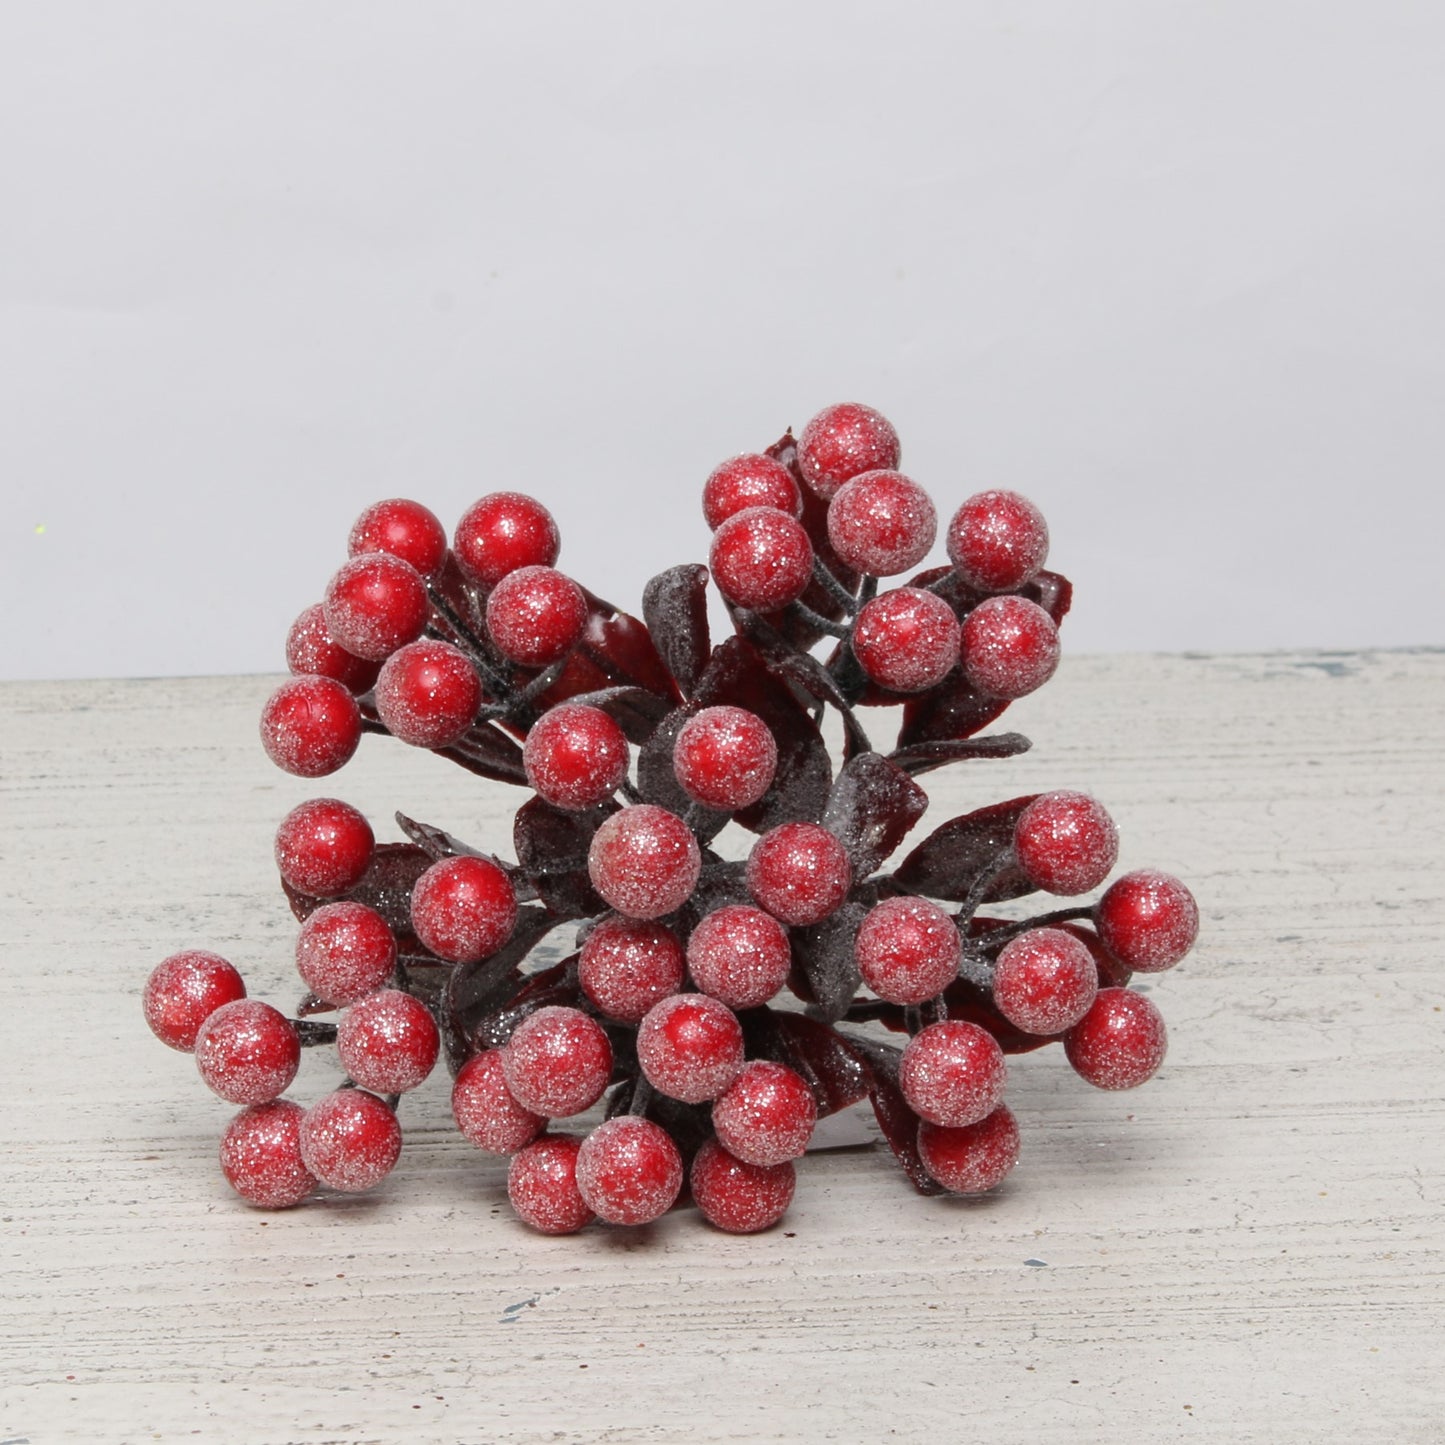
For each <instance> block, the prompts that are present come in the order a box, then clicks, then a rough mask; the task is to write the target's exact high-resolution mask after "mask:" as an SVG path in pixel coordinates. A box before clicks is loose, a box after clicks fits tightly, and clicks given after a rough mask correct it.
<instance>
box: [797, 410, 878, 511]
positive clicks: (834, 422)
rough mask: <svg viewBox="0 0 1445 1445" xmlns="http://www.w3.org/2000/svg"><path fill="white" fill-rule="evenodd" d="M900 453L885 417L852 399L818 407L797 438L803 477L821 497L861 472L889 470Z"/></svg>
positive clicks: (830, 493)
mask: <svg viewBox="0 0 1445 1445" xmlns="http://www.w3.org/2000/svg"><path fill="white" fill-rule="evenodd" d="M901 455H902V448H901V447H900V446H899V444H898V433H897V432H896V431H894V430H893V426H892V423H890V422H889V420H888V418H887V417H885V416H883V415H882V414H881V413H879V412H876V411H874V410H873V408H872V407H871V406H860V405H859V404H858V403H857V402H852V401H845V402H840V403H839V404H838V405H837V406H830V407H827V408H825V409H824V410H823V411H820V412H819V413H818V415H817V416H815V417H814V418H813V419H812V421H810V422H809V423H808V424H807V426H805V427H804V428H803V434H802V436H801V437H799V438H798V467H799V469H800V470H801V471H802V473H803V480H804V481H805V482H807V484H808V485H809V486H810V487H811V488H812V489H813V490H814V491H815V492H816V493H817V494H818V495H819V496H820V497H823V498H828V497H831V496H832V495H833V494H834V492H836V491H837V490H838V488H839V487H841V486H842V485H843V483H844V482H848V481H852V479H853V478H854V477H856V476H858V475H859V474H860V473H862V472H872V471H877V470H879V469H880V468H887V469H889V470H891V469H892V468H894V467H896V466H897V465H898V460H899V457H900V456H901Z"/></svg>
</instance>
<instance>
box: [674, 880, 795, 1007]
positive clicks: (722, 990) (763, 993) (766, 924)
mask: <svg viewBox="0 0 1445 1445" xmlns="http://www.w3.org/2000/svg"><path fill="white" fill-rule="evenodd" d="M792 966H793V950H792V945H791V943H790V941H789V938H788V930H787V929H786V928H784V927H783V925H782V924H781V923H779V922H778V920H777V919H776V918H774V917H773V916H772V914H770V913H765V912H763V910H762V909H761V908H753V907H751V906H750V905H748V904H746V903H734V904H729V905H728V906H727V907H725V908H718V909H715V910H714V911H713V912H712V913H709V914H707V915H706V917H704V918H703V919H702V920H701V921H700V922H699V923H698V925H697V927H696V928H694V929H693V931H692V936H691V937H690V938H689V939H688V941H687V969H688V972H689V973H690V974H691V975H692V981H693V982H694V983H695V984H696V985H697V986H698V988H699V989H700V990H701V991H702V992H703V993H705V994H711V995H712V997H713V998H715V999H717V1000H719V1002H721V1003H725V1004H726V1005H727V1006H728V1007H729V1008H730V1009H744V1008H757V1007H758V1005H760V1004H765V1003H767V1001H768V1000H769V999H771V998H773V997H775V996H776V995H777V993H778V991H779V990H780V989H781V988H782V987H783V985H784V984H785V983H787V981H788V974H789V972H790V970H791V969H792Z"/></svg>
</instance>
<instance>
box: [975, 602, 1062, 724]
mask: <svg viewBox="0 0 1445 1445" xmlns="http://www.w3.org/2000/svg"><path fill="white" fill-rule="evenodd" d="M959 651H960V653H961V655H962V657H963V671H964V675H965V676H966V677H967V678H968V680H969V682H971V683H972V684H973V686H974V687H976V688H977V689H978V690H979V692H981V693H983V695H984V696H985V697H999V698H1010V699H1012V698H1018V697H1026V696H1027V695H1028V694H1029V693H1031V692H1033V691H1035V690H1036V689H1038V688H1041V687H1042V686H1043V685H1044V684H1045V683H1046V682H1047V681H1048V680H1049V679H1050V678H1051V677H1052V676H1053V675H1054V669H1055V668H1057V667H1058V665H1059V629H1058V628H1057V627H1055V626H1054V619H1053V618H1052V617H1050V616H1049V614H1048V613H1047V612H1045V611H1044V609H1043V608H1042V607H1040V606H1039V605H1038V603H1037V602H1030V601H1029V600H1028V598H1026V597H1012V596H1005V597H990V598H988V600H987V601H985V602H980V603H979V604H978V606H977V607H975V608H974V609H973V611H972V612H970V613H969V614H968V616H967V617H966V618H964V621H963V636H962V639H961V644H960V648H959Z"/></svg>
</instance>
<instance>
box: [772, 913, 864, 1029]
mask: <svg viewBox="0 0 1445 1445" xmlns="http://www.w3.org/2000/svg"><path fill="white" fill-rule="evenodd" d="M867 911H868V910H867V909H866V908H865V907H864V906H863V905H862V904H861V903H852V902H849V903H845V904H844V905H843V906H842V907H841V908H840V909H838V910H837V912H835V913H832V914H829V916H828V917H827V918H825V919H824V920H823V921H822V922H821V923H815V924H813V926H812V927H811V928H794V929H793V930H791V933H792V941H793V957H794V959H795V960H796V961H797V963H798V964H799V965H801V967H802V970H803V974H804V976H805V977H806V978H807V980H808V989H809V991H810V992H811V994H812V996H813V999H814V1001H815V1005H816V1007H817V1009H818V1012H819V1013H820V1014H821V1015H822V1016H823V1018H825V1019H826V1020H827V1021H828V1022H829V1023H834V1022H836V1021H837V1020H838V1019H840V1018H842V1017H843V1015H844V1014H845V1013H847V1012H848V1005H849V1004H850V1003H852V1002H853V995H854V994H855V993H857V991H858V982H859V981H858V960H857V959H856V958H855V957H854V953H853V942H854V939H855V938H856V937H857V936H858V925H859V924H860V923H862V921H863V918H864V915H865V914H866V913H867Z"/></svg>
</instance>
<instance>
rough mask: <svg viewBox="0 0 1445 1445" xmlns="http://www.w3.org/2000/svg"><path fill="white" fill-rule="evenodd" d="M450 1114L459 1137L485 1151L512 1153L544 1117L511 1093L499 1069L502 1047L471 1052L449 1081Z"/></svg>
mask: <svg viewBox="0 0 1445 1445" xmlns="http://www.w3.org/2000/svg"><path fill="white" fill-rule="evenodd" d="M452 1115H453V1117H454V1118H455V1119H456V1121H457V1128H458V1129H460V1130H461V1132H462V1137H463V1138H464V1139H467V1140H469V1141H470V1142H471V1143H473V1144H475V1145H476V1146H477V1148H478V1149H484V1150H486V1152H487V1153H488V1154H515V1153H516V1152H517V1150H518V1149H520V1148H522V1147H523V1145H526V1144H530V1143H531V1142H532V1140H533V1139H535V1138H536V1137H537V1135H538V1134H540V1133H541V1132H542V1130H543V1129H545V1128H546V1127H547V1121H546V1119H545V1118H543V1117H542V1115H541V1114H534V1113H533V1112H532V1111H531V1110H530V1109H524V1108H523V1107H522V1106H521V1105H520V1104H519V1103H518V1102H517V1101H516V1099H514V1098H513V1097H512V1091H511V1090H510V1089H509V1088H508V1087H507V1079H506V1075H505V1074H504V1073H503V1072H502V1051H501V1050H500V1049H488V1050H486V1052H485V1053H480V1054H476V1055H474V1056H473V1057H472V1058H470V1059H468V1060H467V1061H466V1063H464V1064H463V1065H462V1066H461V1068H460V1069H459V1070H458V1071H457V1077H456V1080H455V1082H454V1083H453V1084H452Z"/></svg>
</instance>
